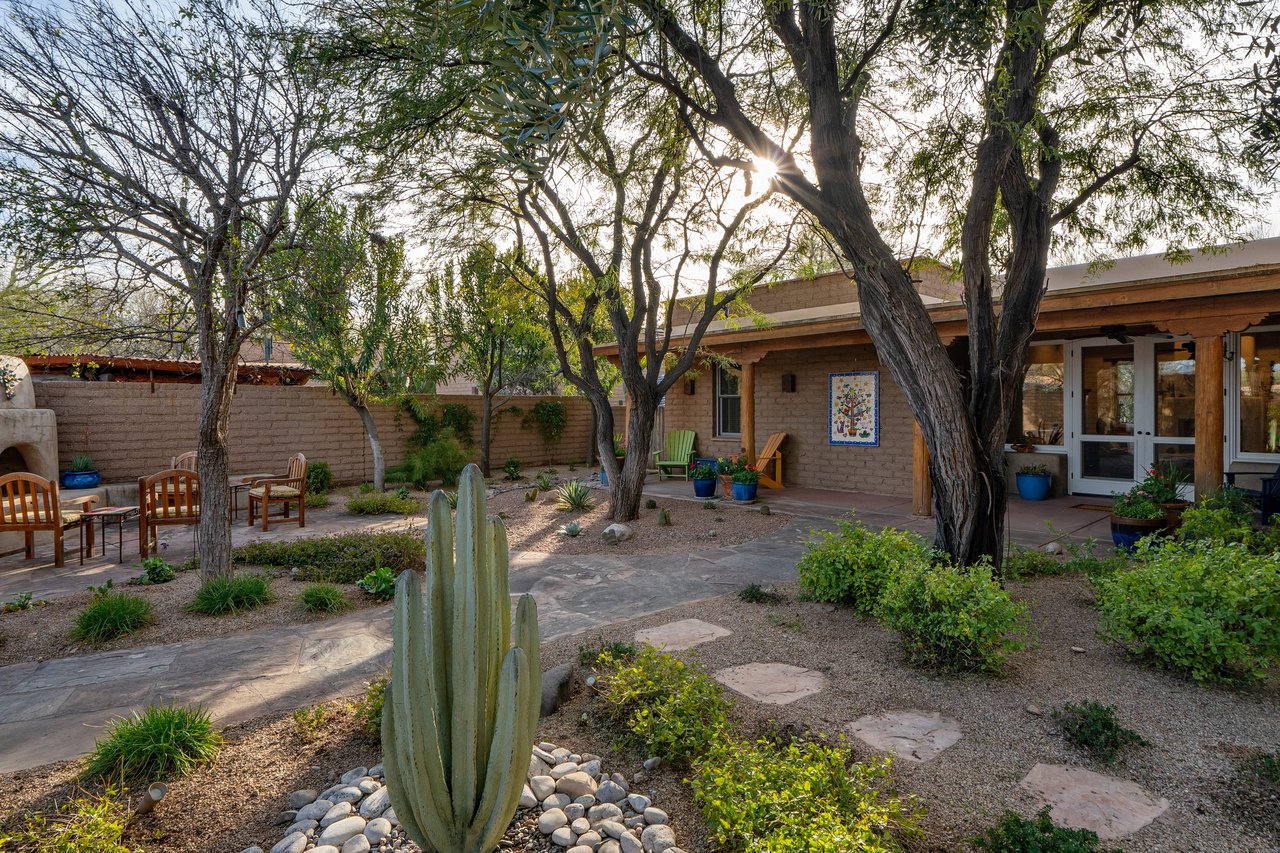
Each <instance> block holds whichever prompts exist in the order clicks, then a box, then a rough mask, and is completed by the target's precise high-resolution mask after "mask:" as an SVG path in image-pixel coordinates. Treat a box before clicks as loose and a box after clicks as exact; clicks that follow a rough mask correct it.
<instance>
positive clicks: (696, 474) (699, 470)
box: [689, 462, 716, 498]
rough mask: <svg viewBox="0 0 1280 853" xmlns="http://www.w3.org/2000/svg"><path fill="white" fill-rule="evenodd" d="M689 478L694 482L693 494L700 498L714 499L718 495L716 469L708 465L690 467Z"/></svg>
mask: <svg viewBox="0 0 1280 853" xmlns="http://www.w3.org/2000/svg"><path fill="white" fill-rule="evenodd" d="M689 478H690V479H692V480H693V494H694V495H695V496H696V497H699V498H712V497H715V494H716V469H715V468H712V467H711V466H710V465H707V464H706V463H705V462H704V463H702V464H701V465H690V466H689Z"/></svg>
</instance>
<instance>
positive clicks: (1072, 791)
mask: <svg viewBox="0 0 1280 853" xmlns="http://www.w3.org/2000/svg"><path fill="white" fill-rule="evenodd" d="M1021 785H1022V787H1023V788H1025V789H1026V790H1028V791H1030V792H1031V793H1032V794H1035V795H1036V796H1037V797H1039V798H1040V799H1042V800H1043V801H1044V802H1046V803H1048V804H1049V805H1050V806H1051V808H1050V810H1049V816H1050V817H1052V818H1053V821H1054V823H1057V824H1060V825H1062V826H1066V827H1070V828H1072V829H1091V830H1093V831H1094V832H1096V833H1097V834H1098V838H1100V839H1102V840H1103V841H1111V840H1114V839H1116V838H1121V837H1122V836H1125V835H1129V834H1130V833H1133V832H1137V831H1138V830H1139V829H1142V827H1144V826H1146V825H1147V824H1149V823H1151V821H1153V820H1155V819H1156V818H1158V817H1160V815H1162V814H1164V812H1165V810H1166V809H1168V808H1169V801H1168V800H1166V799H1164V798H1163V797H1160V798H1156V797H1153V796H1151V795H1150V794H1148V793H1147V792H1146V791H1144V790H1143V789H1142V788H1141V787H1139V786H1138V785H1136V784H1135V783H1133V782H1129V781H1126V780H1124V779H1117V778H1115V777H1114V776H1106V775H1104V774H1102V773H1094V772H1093V771H1092V770H1085V769H1084V768H1082V767H1067V766H1065V765H1061V764H1037V765H1036V766H1035V767H1032V768H1031V772H1030V773H1028V774H1027V776H1026V778H1025V779H1023V780H1022V782H1021Z"/></svg>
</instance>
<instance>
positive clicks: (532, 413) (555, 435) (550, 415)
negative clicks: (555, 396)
mask: <svg viewBox="0 0 1280 853" xmlns="http://www.w3.org/2000/svg"><path fill="white" fill-rule="evenodd" d="M568 425H569V410H568V409H567V408H566V407H565V405H564V403H561V402H560V401H559V400H539V401H538V402H536V403H534V404H533V408H531V409H530V410H529V412H528V414H526V415H525V416H524V418H523V419H522V420H521V421H520V426H522V427H523V428H525V429H529V428H531V427H532V428H536V429H537V430H538V435H540V436H542V443H543V445H544V446H548V445H551V444H554V443H555V442H556V441H558V440H559V439H560V436H562V435H564V429H565V427H566V426H568Z"/></svg>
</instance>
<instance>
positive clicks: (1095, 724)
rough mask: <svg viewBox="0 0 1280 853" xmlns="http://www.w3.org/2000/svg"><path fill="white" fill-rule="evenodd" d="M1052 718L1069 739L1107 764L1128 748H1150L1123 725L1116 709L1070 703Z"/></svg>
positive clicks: (1092, 702) (1097, 704)
mask: <svg viewBox="0 0 1280 853" xmlns="http://www.w3.org/2000/svg"><path fill="white" fill-rule="evenodd" d="M1053 719H1054V720H1055V721H1057V723H1058V725H1059V726H1061V727H1062V732H1063V734H1065V735H1066V736H1067V739H1068V740H1070V741H1071V742H1072V743H1074V744H1075V745H1076V746H1078V747H1080V748H1081V749H1083V750H1084V751H1086V752H1088V753H1089V754H1090V755H1092V756H1093V757H1094V758H1096V759H1098V760H1099V761H1102V762H1105V763H1107V764H1110V763H1111V762H1113V761H1115V760H1116V756H1117V755H1119V754H1120V751H1121V750H1122V749H1124V748H1125V747H1128V746H1146V745H1147V742H1146V741H1145V740H1143V739H1142V735H1140V734H1138V733H1137V732H1135V731H1133V730H1132V729H1126V728H1125V727H1124V726H1122V725H1120V723H1119V721H1118V720H1116V711H1115V709H1114V708H1112V707H1110V706H1107V705H1103V704H1101V703H1099V702H1094V701H1092V700H1088V701H1085V702H1081V703H1080V704H1079V705H1074V704H1072V703H1070V702H1068V703H1067V704H1066V705H1063V706H1062V707H1061V708H1059V709H1058V710H1056V711H1054V712H1053Z"/></svg>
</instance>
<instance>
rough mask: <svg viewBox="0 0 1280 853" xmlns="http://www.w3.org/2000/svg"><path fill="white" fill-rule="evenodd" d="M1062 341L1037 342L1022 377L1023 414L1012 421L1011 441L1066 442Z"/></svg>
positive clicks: (1010, 423)
mask: <svg viewBox="0 0 1280 853" xmlns="http://www.w3.org/2000/svg"><path fill="white" fill-rule="evenodd" d="M1062 381H1063V371H1062V344H1035V345H1034V346H1032V347H1031V354H1030V356H1029V358H1028V359H1027V375H1026V377H1025V378H1024V379H1023V380H1022V399H1021V406H1020V407H1019V408H1021V411H1022V417H1021V418H1019V417H1018V414H1017V409H1016V408H1015V410H1014V416H1013V417H1012V418H1010V420H1009V441H1010V442H1013V443H1021V442H1024V441H1025V442H1028V443H1030V444H1048V445H1060V444H1062V427H1063V424H1065V423H1066V421H1065V420H1064V418H1063V415H1062Z"/></svg>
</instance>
